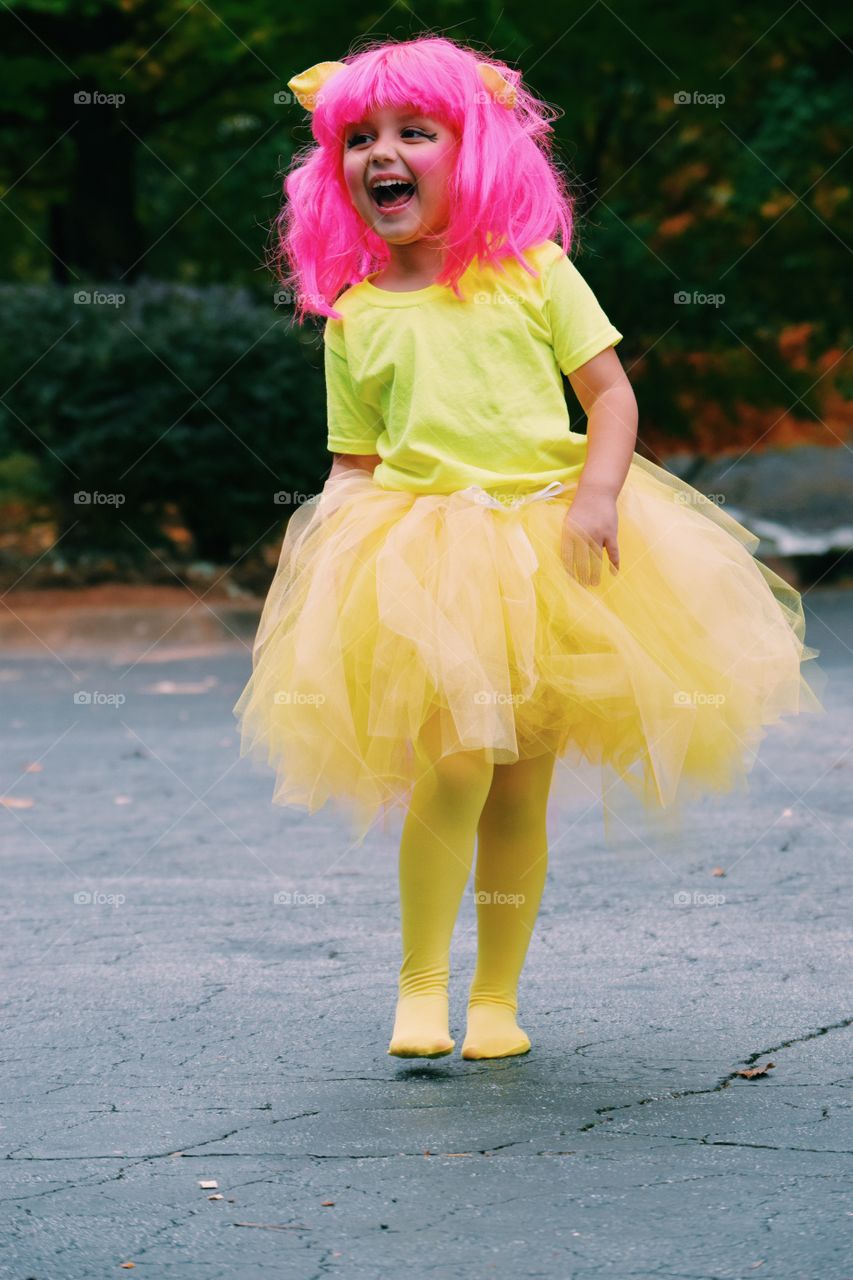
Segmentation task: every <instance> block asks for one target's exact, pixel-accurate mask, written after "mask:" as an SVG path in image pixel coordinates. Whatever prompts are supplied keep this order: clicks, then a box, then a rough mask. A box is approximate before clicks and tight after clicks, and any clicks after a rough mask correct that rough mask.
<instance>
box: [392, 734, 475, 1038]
mask: <svg viewBox="0 0 853 1280" xmlns="http://www.w3.org/2000/svg"><path fill="white" fill-rule="evenodd" d="M492 771H493V765H492V764H491V763H489V762H488V761H487V760H486V758H485V755H484V754H483V753H482V752H464V753H458V754H454V755H450V756H444V757H442V758H441V759H440V760H439V761H438V763H437V764H436V765H435V766H431V767H429V768H428V769H427V771H426V772H425V773H424V774H423V775H422V776H421V778H419V780H418V782H417V783H416V785H415V786H414V788H413V791H412V801H411V804H410V806H409V810H408V813H407V814H406V819H405V822H404V824H403V832H402V837H401V840H400V921H401V930H402V941H403V961H402V965H401V967H400V976H399V999H398V1001H397V1011H396V1017H395V1020H394V1030H393V1033H392V1036H391V1043H390V1045H389V1046H388V1052H389V1053H391V1054H395V1055H396V1056H398V1057H401V1058H438V1057H442V1056H443V1055H445V1054H448V1053H451V1052H452V1050H453V1048H454V1046H455V1043H456V1042H455V1040H453V1039H451V1037H450V1033H449V1030H448V1021H447V986H448V980H449V976H450V941H451V937H452V935H453V926H454V925H455V923H456V917H457V915H458V914H459V906H460V903H461V901H462V894H463V892H464V890H465V885H466V883H467V881H468V876H469V875H470V872H471V863H472V861H473V858H474V841H475V838H476V834H477V822H478V820H479V817H480V814H481V812H482V810H483V805H484V803H485V800H486V797H487V795H488V793H489V786H490V784H491V780H492Z"/></svg>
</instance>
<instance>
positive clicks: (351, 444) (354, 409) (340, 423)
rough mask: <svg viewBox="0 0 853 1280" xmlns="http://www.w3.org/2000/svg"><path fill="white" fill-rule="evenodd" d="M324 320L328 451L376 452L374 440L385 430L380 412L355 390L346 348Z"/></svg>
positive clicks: (329, 321) (328, 322)
mask: <svg viewBox="0 0 853 1280" xmlns="http://www.w3.org/2000/svg"><path fill="white" fill-rule="evenodd" d="M330 323H331V318H329V319H328V320H327V322H326V330H325V334H324V337H325V344H324V368H325V374H326V416H327V427H328V438H327V441H326V448H327V449H328V451H329V453H363V454H371V453H376V452H377V448H376V441H377V440H378V438H379V436H380V435H381V434H382V432H383V431H384V429H385V428H384V423H383V421H382V418H381V416H380V415H379V414H377V413H376V412H375V410H373V409H371V408H370V406H369V405H367V404H365V403H364V401H363V400H361V399H360V398H359V396H358V395H357V394H356V391H355V388H354V387H353V384H352V379H351V377H350V372H349V366H348V364H347V358H346V352H345V350H344V347H343V342H342V340H341V339H340V335H339V334H338V333H337V331H336V330H331V329H330V327H329V326H330Z"/></svg>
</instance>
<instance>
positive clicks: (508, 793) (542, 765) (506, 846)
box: [462, 755, 555, 1058]
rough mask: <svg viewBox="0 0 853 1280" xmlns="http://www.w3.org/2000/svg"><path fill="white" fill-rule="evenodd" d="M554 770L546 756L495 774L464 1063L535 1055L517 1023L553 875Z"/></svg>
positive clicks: (485, 824) (479, 873)
mask: <svg viewBox="0 0 853 1280" xmlns="http://www.w3.org/2000/svg"><path fill="white" fill-rule="evenodd" d="M554 763H555V762H554V757H553V756H552V755H545V756H537V757H536V758H534V759H529V760H519V761H518V762H517V763H516V764H512V765H496V766H495V771H494V779H493V782H492V787H491V791H490V793H489V797H488V800H487V802H486V805H485V808H484V810H483V813H482V816H481V818H480V823H479V829H478V836H479V839H478V847H477V869H476V872H475V881H474V888H475V893H476V901H477V966H476V969H475V972H474V978H473V980H472V983H471V987H470V990H469V993H468V1026H467V1031H466V1035H465V1040H464V1043H463V1045H462V1057H463V1058H508V1057H511V1056H513V1055H515V1054H520V1053H527V1052H528V1050H529V1049H530V1040H529V1038H528V1036H527V1035H526V1033H525V1032H524V1031H523V1030H522V1029H521V1028H520V1027H519V1026H518V1023H517V1022H516V1011H517V989H518V980H519V977H520V976H521V970H522V967H523V965H524V960H525V957H526V955H527V948H528V946H529V944H530V938H531V936H532V934H533V928H534V925H535V923H536V916H537V913H538V911H539V904H540V901H541V899H542V890H543V888H544V885H545V876H546V873H547V870H548V839H547V833H546V827H545V815H546V808H547V801H548V791H549V789H550V785H551V776H552V773H553V769H554Z"/></svg>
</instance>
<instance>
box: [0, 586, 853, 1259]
mask: <svg viewBox="0 0 853 1280" xmlns="http://www.w3.org/2000/svg"><path fill="white" fill-rule="evenodd" d="M806 604H807V609H808V622H809V631H808V640H809V642H810V643H812V644H814V645H815V646H817V647H818V648H819V649H820V650H821V657H820V659H819V661H820V663H821V666H822V668H823V669H824V670H825V671H826V673H827V675H828V677H829V684H828V687H827V689H826V691H825V694H824V702H825V705H826V706H827V711H828V714H827V715H826V716H823V717H814V716H808V717H803V718H802V719H801V720H798V721H787V722H786V723H785V725H784V726H783V727H781V728H780V729H778V730H775V731H774V732H772V733H771V734H770V736H769V737H768V738H767V739H766V740H765V742H764V743H763V744H762V747H761V752H760V754H759V759H758V763H757V764H756V765H755V768H754V770H753V773H752V775H751V779H750V788H751V790H750V794H749V795H748V796H747V797H741V796H738V797H737V798H735V799H731V800H723V801H720V800H717V801H715V802H710V801H709V802H708V803H707V804H703V805H701V806H699V807H698V808H697V809H696V810H695V811H694V816H693V817H692V818H691V820H690V824H689V828H688V831H687V833H686V835H685V840H684V845H683V848H682V849H680V850H677V851H673V852H670V853H668V854H667V855H666V856H665V857H662V856H660V855H657V854H655V853H653V852H650V851H649V850H647V849H645V848H644V847H643V846H642V845H637V844H636V843H635V842H634V843H632V841H631V839H630V837H629V836H627V837H626V840H625V844H624V847H623V848H621V847H620V848H608V847H607V846H605V844H604V841H603V836H602V829H601V812H600V806H593V807H592V808H591V809H590V810H589V812H584V809H583V807H582V806H581V807H578V808H577V809H576V810H575V809H570V808H568V807H567V806H565V804H564V803H563V802H562V801H561V800H558V801H557V802H552V805H551V808H550V811H549V831H550V833H551V837H552V849H551V857H550V864H549V874H548V881H547V884H546V888H545V895H544V900H543V905H542V910H541V913H540V917H539V921H538V925H537V929H536V932H535V935H534V938H533V941H532V943H531V947H530V952H529V955H528V960H527V964H526V967H525V971H524V974H523V977H522V983H521V989H520V1004H519V1020H520V1022H521V1025H522V1026H523V1027H524V1028H525V1030H526V1031H527V1032H528V1034H529V1035H530V1037H531V1040H532V1042H533V1049H532V1051H531V1053H530V1054H528V1055H526V1056H525V1057H521V1058H514V1059H507V1060H504V1061H494V1062H471V1063H468V1062H464V1061H463V1060H462V1059H461V1058H460V1057H459V1048H460V1046H461V1039H462V1035H463V1034H464V1010H465V994H466V988H467V983H468V981H469V979H470V975H471V973H472V971H473V964H474V951H475V945H476V933H475V910H474V902H473V895H472V891H471V890H472V884H470V883H469V889H468V892H467V893H466V896H465V899H464V902H463V906H462V911H461V914H460V918H459V922H458V924H457V929H456V934H455V937H454V943H453V951H452V979H451V982H452V986H451V1030H452V1034H454V1035H455V1036H456V1039H457V1048H456V1051H455V1052H454V1054H453V1055H452V1056H451V1057H449V1058H445V1059H437V1060H435V1061H421V1062H412V1063H406V1062H405V1061H404V1060H401V1059H399V1060H398V1059H392V1058H390V1057H389V1056H388V1055H387V1053H386V1048H387V1044H388V1039H389V1036H390V1032H391V1026H392V1021H393V1010H394V999H395V994H396V977H397V967H398V964H399V959H400V954H399V949H400V942H399V929H398V916H397V884H396V839H397V836H396V834H395V832H394V831H393V830H392V831H389V832H385V833H382V832H377V833H375V834H373V835H371V836H370V837H369V838H368V840H367V841H366V842H365V844H364V845H363V846H362V847H361V848H360V849H358V850H353V849H352V847H351V842H350V841H349V839H348V838H347V835H346V832H345V830H344V825H343V823H342V821H341V820H340V818H339V817H336V816H335V815H334V814H331V813H328V812H326V811H320V812H319V813H317V814H315V815H313V816H309V815H307V814H304V813H301V812H299V811H296V810H282V809H280V808H278V807H275V806H273V805H272V804H271V803H270V795H271V786H270V779H271V775H270V774H269V773H265V772H264V771H261V770H260V769H259V767H257V766H254V765H253V764H252V763H251V761H249V760H243V761H241V760H240V759H239V756H238V752H237V732H236V723H235V722H234V720H233V717H232V716H231V707H232V705H233V703H234V701H235V700H236V697H237V695H238V693H239V691H240V689H241V688H242V687H243V684H244V682H245V679H246V677H247V675H248V670H249V664H250V655H249V652H248V650H247V649H246V648H245V645H244V644H241V643H239V641H238V640H237V639H235V640H234V641H233V643H232V645H231V646H230V647H228V646H225V645H223V646H220V647H217V646H212V647H210V648H209V649H208V650H203V651H198V650H191V649H188V650H187V651H186V653H185V654H184V655H183V656H181V655H176V654H175V653H174V652H167V653H165V654H164V655H163V657H164V660H162V661H155V660H154V659H157V658H158V656H159V655H158V653H157V650H156V648H155V649H154V650H153V651H149V652H148V653H147V654H145V655H144V657H143V656H142V655H140V657H142V660H136V659H132V660H129V659H127V658H126V657H123V658H122V660H121V661H117V660H115V658H114V657H113V658H111V654H110V651H109V648H107V649H105V650H102V651H99V650H98V648H97V646H91V647H90V651H89V652H86V653H83V654H81V655H77V656H75V655H74V654H73V653H72V652H71V651H70V650H69V651H67V652H63V653H50V652H47V651H46V650H44V649H41V648H39V647H38V646H34V649H33V652H31V653H22V652H18V651H15V652H14V653H7V654H5V655H0V681H1V682H2V684H3V693H4V705H5V707H6V716H5V721H6V725H7V731H6V733H5V735H4V746H3V764H4V768H3V788H2V790H3V805H2V813H0V818H1V819H2V823H3V836H4V841H3V861H4V872H5V892H4V895H3V906H4V918H3V923H2V934H3V949H4V971H5V983H4V988H5V999H4V1004H3V1018H2V1023H3V1035H2V1058H3V1068H2V1124H3V1150H4V1156H5V1159H4V1160H3V1163H2V1173H3V1182H2V1189H0V1195H1V1196H2V1199H3V1202H4V1203H3V1213H2V1218H0V1275H2V1276H3V1277H13V1278H14V1280H27V1278H28V1277H32V1278H33V1280H66V1278H73V1280H77V1278H78V1277H98V1278H101V1277H104V1276H110V1275H114V1274H116V1275H117V1274H118V1272H119V1270H124V1271H125V1274H129V1273H130V1271H131V1269H130V1268H129V1267H127V1268H126V1269H124V1268H123V1264H127V1263H133V1264H135V1269H138V1270H137V1274H139V1275H142V1276H146V1277H155V1278H158V1280H159V1278H160V1277H163V1278H164V1280H167V1278H168V1277H173V1276H175V1277H178V1276H179V1277H181V1280H220V1278H225V1277H228V1278H231V1277H240V1278H241V1280H242V1278H243V1277H247V1278H248V1280H252V1278H253V1277H256V1276H257V1277H263V1276H267V1275H269V1276H276V1277H279V1276H281V1277H288V1278H290V1277H293V1278H294V1280H320V1277H323V1276H329V1275H332V1276H334V1275H341V1276H345V1277H358V1278H359V1280H361V1278H362V1277H364V1278H365V1280H372V1278H373V1277H376V1278H377V1280H378V1278H379V1277H383V1278H384V1277H386V1276H388V1275H389V1274H395V1273H396V1272H397V1271H398V1270H402V1269H403V1268H405V1269H406V1270H407V1271H408V1272H409V1273H410V1274H412V1275H414V1276H430V1277H432V1276H436V1277H448V1278H451V1277H453V1278H455V1277H459V1276H465V1277H466V1280H470V1278H474V1280H479V1278H481V1277H482V1278H486V1280H490V1278H491V1277H507V1278H509V1277H515V1276H525V1277H540V1276H541V1277H559V1278H560V1280H598V1278H609V1277H618V1278H620V1280H621V1278H623V1277H624V1278H627V1277H636V1278H638V1280H653V1278H654V1280H657V1278H658V1277H665V1278H667V1280H732V1278H735V1280H745V1278H747V1277H753V1276H761V1277H766V1278H767V1280H771V1278H772V1280H816V1278H817V1277H819V1278H820V1280H851V1278H853V1232H851V1221H853V1204H851V1199H850V1194H849V1193H850V1186H851V1178H850V1174H851V1154H853V1137H851V1125H850V1112H849V1102H848V1099H849V1086H850V1076H851V1072H850V1064H851V1029H850V1028H851V1021H853V1010H852V1009H851V1000H850V991H851V982H850V954H851V947H850V938H851V935H850V919H851V914H850V913H851V900H853V894H851V846H853V794H851V776H853V737H851V726H853V714H852V713H853V667H851V656H852V655H853V598H851V595H850V593H845V592H844V591H843V590H840V589H839V590H828V589H827V590H822V589H821V588H814V589H812V590H811V591H810V592H809V593H808V597H807V600H806ZM80 693H83V694H84V695H85V694H88V701H87V700H85V698H84V699H80V698H79V697H78V698H77V700H76V701H75V694H77V695H79V694H80ZM715 868H722V869H723V870H724V871H725V875H723V876H718V875H714V874H713V872H714V869H715ZM277 895H278V900H276V896H277ZM720 899H722V901H721V900H720ZM771 1062H772V1063H773V1064H774V1065H773V1066H772V1067H768V1068H767V1069H766V1071H765V1072H764V1074H763V1075H760V1076H758V1077H756V1078H754V1079H746V1078H743V1077H742V1076H740V1075H738V1072H739V1071H741V1070H743V1069H745V1068H749V1067H759V1068H761V1067H764V1066H766V1064H768V1063H771ZM203 1181H212V1182H215V1183H216V1186H215V1187H209V1188H204V1187H202V1186H200V1183H201V1182H203ZM212 1196H219V1197H221V1198H219V1199H212V1198H211V1197H212Z"/></svg>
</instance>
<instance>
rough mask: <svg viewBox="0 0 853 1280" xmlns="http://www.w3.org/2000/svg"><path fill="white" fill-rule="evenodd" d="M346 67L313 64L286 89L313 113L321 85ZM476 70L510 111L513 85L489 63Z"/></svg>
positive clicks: (481, 63)
mask: <svg viewBox="0 0 853 1280" xmlns="http://www.w3.org/2000/svg"><path fill="white" fill-rule="evenodd" d="M346 65H347V64H346V63H345V62H315V63H314V66H313V67H309V68H308V69H307V71H302V72H300V73H299V75H298V76H294V77H293V79H292V80H288V82H287V87H288V89H290V90H291V91H292V92H293V94H294V95H295V97H296V100H297V102H298V103H299V104H300V106H302V107H304V108H305V110H306V111H313V110H314V108H315V107H316V106H317V103H318V97H319V94H320V90H321V89H322V88H323V85H324V84H325V83H326V81H327V80H329V79H330V78H331V77H332V76H333V75H335V73H336V72H338V71H340V70H341V69H342V68H343V67H345V66H346ZM477 70H478V71H479V73H480V79H481V80H482V81H483V84H484V85H485V86H486V88H487V89H488V90H489V93H490V94H491V95H492V97H493V98H494V99H495V101H496V102H499V103H500V105H501V106H502V107H506V108H507V110H508V111H511V110H512V108H513V107H514V106H515V104H516V99H517V94H516V91H515V85H512V84H510V82H509V80H507V79H506V77H505V76H503V75H501V73H500V71H498V69H497V67H493V66H492V64H491V63H490V62H478V63H477Z"/></svg>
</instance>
